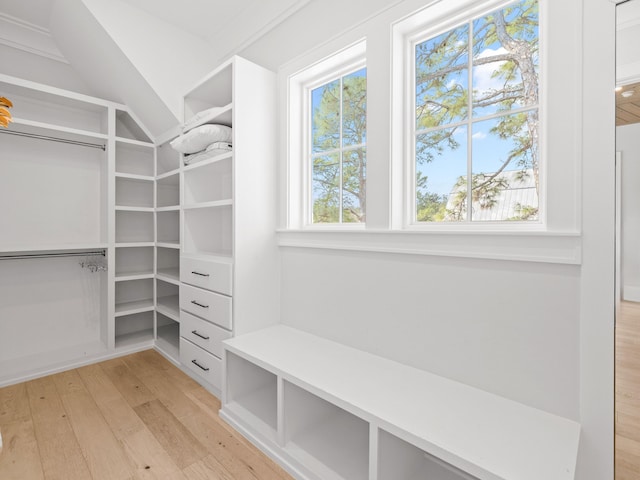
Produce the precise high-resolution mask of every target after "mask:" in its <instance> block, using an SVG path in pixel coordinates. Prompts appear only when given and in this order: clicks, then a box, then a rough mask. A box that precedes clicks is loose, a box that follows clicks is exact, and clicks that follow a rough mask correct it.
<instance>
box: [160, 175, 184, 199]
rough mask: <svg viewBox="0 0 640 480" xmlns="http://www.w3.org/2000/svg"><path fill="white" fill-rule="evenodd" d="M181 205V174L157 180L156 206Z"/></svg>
mask: <svg viewBox="0 0 640 480" xmlns="http://www.w3.org/2000/svg"><path fill="white" fill-rule="evenodd" d="M179 205H180V175H179V174H178V173H176V174H175V175H170V176H167V177H163V178H158V179H157V180H156V207H158V208H162V207H172V206H179Z"/></svg>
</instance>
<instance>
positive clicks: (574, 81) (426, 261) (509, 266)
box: [243, 0, 615, 480]
mask: <svg viewBox="0 0 640 480" xmlns="http://www.w3.org/2000/svg"><path fill="white" fill-rule="evenodd" d="M313 3H315V4H316V5H315V8H316V10H313V17H307V16H306V15H305V10H306V9H305V10H303V11H301V12H300V13H299V14H298V15H296V16H295V17H292V18H290V19H289V20H288V21H287V22H285V23H284V24H283V25H282V26H281V27H279V28H277V29H276V30H274V31H273V32H270V33H269V34H268V35H266V36H265V37H263V38H262V39H261V40H260V42H258V43H256V44H255V45H252V46H251V47H249V48H247V49H246V51H245V52H243V54H246V55H247V56H248V57H249V58H252V59H254V60H256V61H258V62H259V63H262V64H265V65H269V66H272V65H274V64H277V65H278V66H279V67H280V69H281V71H282V70H283V69H284V70H286V71H287V72H289V71H293V70H295V66H297V65H300V64H301V63H302V62H301V60H300V58H296V55H303V56H304V58H305V59H313V58H314V49H313V46H314V45H325V46H326V45H327V44H328V43H330V44H331V45H332V46H333V45H337V44H339V43H340V42H339V41H337V40H336V38H337V39H338V40H339V39H342V38H344V43H345V44H346V43H349V42H353V41H354V40H355V39H357V38H358V37H361V36H362V35H361V34H362V32H367V33H368V32H370V29H369V27H370V26H372V25H374V24H375V23H376V22H378V21H379V19H376V18H372V19H370V20H367V18H366V17H367V15H362V16H361V17H360V23H361V25H360V27H358V28H356V29H355V30H352V31H349V32H347V33H345V35H344V37H336V38H334V39H333V40H332V41H331V42H328V40H329V38H331V37H334V36H335V35H336V34H337V33H338V31H337V30H333V29H332V30H330V31H329V33H327V34H325V33H324V32H323V31H321V29H319V28H316V26H317V25H331V23H332V17H331V15H332V11H333V10H332V9H331V8H327V9H326V10H322V9H321V8H320V5H319V3H320V2H312V4H313ZM418 3H421V4H422V5H424V4H425V3H427V2H412V1H411V0H406V1H405V2H401V5H400V7H398V8H399V9H400V10H401V9H402V7H403V6H405V5H410V4H411V5H416V4H418ZM549 4H551V5H552V6H553V8H558V9H564V11H563V12H562V14H561V15H550V17H552V18H553V19H554V20H555V21H556V22H558V21H560V22H561V23H562V25H559V24H558V23H556V25H558V28H555V29H554V30H553V31H552V35H551V37H548V38H551V42H550V44H548V45H547V48H548V50H549V51H551V52H553V58H554V60H553V61H552V63H551V65H550V68H551V71H552V72H553V73H552V74H551V77H550V78H549V84H548V85H549V87H548V91H547V92H546V93H547V95H548V97H547V98H548V99H549V102H548V103H547V104H546V105H545V108H546V110H545V111H546V114H547V115H548V117H547V118H550V119H551V120H552V121H555V122H557V121H558V117H557V116H556V115H555V114H556V112H558V110H557V109H556V110H553V109H550V108H548V107H550V106H552V105H553V106H558V105H560V104H564V105H565V109H564V111H563V112H560V115H565V116H566V120H564V121H562V122H560V123H559V124H558V125H557V126H558V128H559V129H560V130H561V131H562V134H561V135H560V136H559V137H557V138H554V140H553V141H552V142H549V143H548V144H547V149H548V150H547V156H548V158H550V159H551V161H552V162H553V164H552V166H551V168H550V171H551V172H553V169H555V168H559V167H560V166H563V165H565V166H566V165H567V163H568V162H569V163H570V162H571V161H575V162H576V169H575V170H574V171H573V174H572V175H566V176H564V177H563V181H564V182H570V183H565V185H571V188H567V189H566V190H565V191H564V192H563V191H562V189H561V188H558V187H559V186H558V185H556V188H555V189H554V191H553V192H551V194H552V196H553V198H554V201H558V200H562V198H563V195H566V191H573V190H572V188H573V187H574V186H575V191H573V192H574V193H571V197H572V199H569V201H574V200H575V202H576V203H575V207H572V211H571V212H568V213H567V215H566V216H564V217H562V218H559V219H556V220H555V221H557V225H563V224H564V225H565V227H566V228H567V229H571V228H576V229H577V230H578V231H579V232H580V234H581V235H580V238H581V240H580V243H581V246H582V250H581V251H582V261H581V265H579V266H572V265H552V264H546V263H530V262H504V261H497V260H489V259H488V260H477V259H464V258H443V257H440V258H439V257H433V256H432V257H428V256H413V255H393V254H385V253H371V252H369V253H365V252H362V253H357V252H347V251H336V250H323V249H311V248H297V247H281V254H282V261H281V286H282V292H281V299H282V300H281V302H282V304H281V309H282V321H283V322H284V323H285V324H288V325H291V326H293V327H297V328H301V329H303V330H307V331H311V332H313V333H315V334H318V335H320V336H323V337H327V338H330V339H333V340H336V341H339V342H342V343H345V344H348V345H352V346H354V347H357V348H361V349H364V350H367V351H370V352H373V353H377V354H380V355H383V356H385V357H387V358H391V359H395V360H397V361H400V362H403V363H407V364H410V365H414V366H417V367H419V368H423V369H425V370H429V371H434V372H437V373H440V374H442V375H445V376H447V377H450V378H453V379H456V380H459V381H462V382H465V383H469V384H471V385H475V386H478V387H480V388H483V389H486V390H489V391H491V392H495V393H497V394H500V395H504V396H506V397H509V398H513V399H516V400H518V401H521V402H523V403H526V404H529V405H532V406H535V407H538V408H541V409H544V410H547V411H550V412H552V413H557V414H559V415H563V416H566V417H569V418H575V419H578V420H579V421H580V423H581V424H582V426H583V433H582V439H581V447H580V456H579V466H578V471H579V474H578V476H577V477H576V478H578V479H579V480H612V479H613V415H612V412H613V268H614V258H613V233H614V232H613V204H614V191H613V174H614V161H613V159H614V127H613V125H614V115H613V95H612V92H613V85H614V81H615V74H614V38H615V7H614V4H613V3H612V2H610V1H608V0H598V1H586V0H584V1H583V0H576V1H571V2H549ZM378 7H380V8H382V6H381V5H378ZM311 8H312V7H311V6H310V7H309V9H311ZM309 12H311V10H307V12H306V13H309ZM367 13H368V14H369V13H371V11H369V12H367ZM309 18H313V22H310V21H309ZM570 19H573V20H570ZM362 22H364V23H362ZM568 22H571V23H568ZM581 22H582V23H581ZM357 23H358V21H357V20H356V21H354V18H353V17H350V19H349V24H350V25H353V24H357ZM340 27H341V28H346V26H345V25H341V26H340ZM382 28H384V25H382ZM338 30H339V29H338ZM381 31H382V32H383V34H381V35H380V36H379V37H375V38H372V37H371V36H367V42H368V51H369V54H368V64H369V65H371V68H370V70H369V72H370V76H372V75H373V73H372V72H373V70H375V71H376V72H378V74H379V75H382V76H378V77H377V79H376V80H373V79H372V80H371V85H370V87H371V89H372V90H373V89H374V88H375V89H376V94H375V96H374V95H372V97H375V100H374V99H372V100H371V101H370V103H369V107H370V112H372V111H374V110H375V112H376V117H375V120H374V123H372V125H371V128H372V129H373V128H375V130H376V135H373V134H371V135H370V138H378V137H380V136H382V137H383V138H389V135H390V134H389V131H390V127H389V125H388V117H389V115H390V113H391V111H392V109H391V107H390V106H389V105H388V104H385V102H388V99H389V98H390V95H389V93H388V88H389V83H390V80H389V78H384V73H383V72H384V70H383V69H382V68H381V66H382V65H385V64H386V65H388V64H389V60H388V58H389V55H390V51H389V49H388V46H385V45H387V44H388V38H389V36H390V25H389V23H387V24H386V30H381ZM385 31H386V38H385V37H384V32H385ZM292 38H295V39H296V42H292V41H291V39H292ZM572 42H577V43H572ZM298 44H300V48H298ZM558 45H562V48H561V49H558V48H557V46H558ZM309 48H311V51H310V52H303V50H304V49H309ZM571 49H575V50H571ZM326 50H327V48H324V49H323V48H318V49H316V50H315V52H316V54H315V58H316V60H318V59H319V58H322V52H325V51H326ZM568 51H571V53H568ZM561 54H562V55H564V59H563V58H561ZM569 60H570V62H571V63H570V62H569ZM560 66H562V68H559V67H560ZM387 71H388V70H387ZM568 79H569V80H570V81H571V86H570V88H564V87H561V86H560V85H561V84H562V85H564V84H565V83H567V81H568ZM280 81H282V79H281V80H280ZM374 82H375V83H374ZM385 89H386V90H385ZM561 98H562V99H564V100H563V101H562V102H559V100H560V99H561ZM567 100H569V104H568V105H569V106H568V107H567V106H566V105H567V104H566V101H567ZM551 111H553V112H554V113H550V112H551ZM282 112H283V111H282V109H281V110H280V115H281V116H282V115H283V113H282ZM557 132H558V130H555V129H554V131H553V132H552V133H551V134H550V135H551V137H552V138H553V135H554V133H557ZM284 134H285V133H284V132H280V135H281V137H282V136H283V135H284ZM389 152H391V146H390V145H389V142H388V141H387V142H386V143H385V142H384V141H383V142H382V143H380V144H379V147H377V148H376V149H375V153H374V152H372V155H371V157H372V158H371V163H372V165H371V169H370V170H369V172H370V174H371V177H372V179H373V177H374V175H377V174H380V173H382V174H386V175H388V171H389V170H388V155H389V154H390V153H389ZM374 158H375V159H377V160H375V162H380V163H379V164H378V163H376V164H374ZM280 161H281V169H282V171H286V166H285V161H286V159H285V152H282V151H281V152H280ZM385 162H386V163H385ZM385 165H386V167H385ZM563 168H564V167H563ZM376 169H377V173H374V172H375V171H376ZM385 172H387V173H385ZM564 172H565V173H566V172H568V170H565V171H564ZM553 178H554V179H557V178H558V177H557V175H556V174H555V173H554V174H553ZM374 181H376V180H374ZM574 182H575V183H574ZM285 183H286V182H285ZM284 188H285V186H284V184H281V185H280V193H281V194H282V193H283V191H284ZM376 188H377V187H376ZM384 188H388V187H384V185H382V186H380V191H384ZM574 195H575V197H574ZM386 201H387V198H384V197H383V199H382V200H379V204H384V203H385V202H386ZM370 205H371V202H369V206H370ZM382 206H383V205H382ZM376 226H377V227H379V228H384V222H377V224H376ZM381 388H384V386H383V385H381Z"/></svg>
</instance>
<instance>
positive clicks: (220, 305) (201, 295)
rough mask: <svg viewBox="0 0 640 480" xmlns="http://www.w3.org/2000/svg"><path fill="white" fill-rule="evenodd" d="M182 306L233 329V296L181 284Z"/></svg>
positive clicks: (228, 328) (189, 311)
mask: <svg viewBox="0 0 640 480" xmlns="http://www.w3.org/2000/svg"><path fill="white" fill-rule="evenodd" d="M180 308H181V309H182V310H184V311H185V312H188V313H193V314H194V315H196V316H198V317H200V318H204V319H205V320H208V321H210V322H212V323H215V324H216V325H220V326H221V327H224V328H226V329H227V330H231V327H232V323H231V297H226V296H224V295H220V294H218V293H214V292H210V291H208V290H203V289H202V288H196V287H192V286H190V285H184V284H181V285H180Z"/></svg>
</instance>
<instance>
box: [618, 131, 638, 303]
mask: <svg viewBox="0 0 640 480" xmlns="http://www.w3.org/2000/svg"><path fill="white" fill-rule="evenodd" d="M616 150H618V151H620V152H622V188H621V193H622V209H621V210H622V212H621V213H622V298H623V299H625V300H630V301H634V302H640V208H639V207H638V206H639V205H640V124H634V125H625V126H623V127H618V128H616Z"/></svg>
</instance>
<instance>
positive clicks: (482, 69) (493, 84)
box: [473, 47, 507, 94]
mask: <svg viewBox="0 0 640 480" xmlns="http://www.w3.org/2000/svg"><path fill="white" fill-rule="evenodd" d="M504 53H507V50H506V49H505V48H504V47H500V48H498V49H497V50H493V49H491V48H487V49H485V50H483V51H482V52H480V53H479V54H478V55H476V56H475V59H478V58H488V57H493V56H494V55H502V54H504ZM503 64H504V62H492V63H487V64H484V65H478V66H477V67H475V68H474V69H473V88H474V90H476V91H477V92H478V93H479V94H482V93H484V92H487V91H489V90H499V89H501V88H502V86H503V81H502V80H500V79H499V78H491V75H492V74H493V72H494V71H495V70H496V69H497V68H500V67H501V66H502V65H503Z"/></svg>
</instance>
